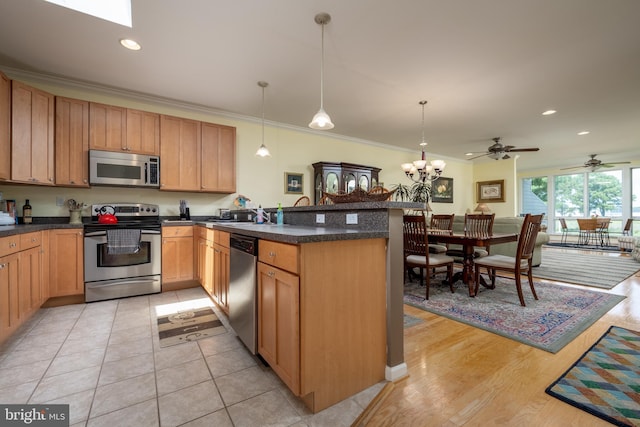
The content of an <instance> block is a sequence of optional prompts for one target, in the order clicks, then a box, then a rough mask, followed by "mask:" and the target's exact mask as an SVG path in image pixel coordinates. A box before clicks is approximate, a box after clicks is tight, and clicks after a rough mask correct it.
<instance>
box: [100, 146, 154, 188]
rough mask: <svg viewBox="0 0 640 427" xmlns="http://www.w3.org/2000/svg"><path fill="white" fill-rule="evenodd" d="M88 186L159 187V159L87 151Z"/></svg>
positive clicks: (110, 152) (140, 155) (141, 155)
mask: <svg viewBox="0 0 640 427" xmlns="http://www.w3.org/2000/svg"><path fill="white" fill-rule="evenodd" d="M89 184H91V185H120V186H126V187H155V188H158V187H160V158H159V157H158V156H148V155H144V154H132V153H117V152H113V151H100V150H89Z"/></svg>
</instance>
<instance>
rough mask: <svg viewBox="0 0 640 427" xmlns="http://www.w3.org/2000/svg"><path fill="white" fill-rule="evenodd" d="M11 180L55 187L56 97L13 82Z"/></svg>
mask: <svg viewBox="0 0 640 427" xmlns="http://www.w3.org/2000/svg"><path fill="white" fill-rule="evenodd" d="M11 88H12V91H11V113H12V115H11V180H12V181H16V182H24V183H29V184H39V185H53V184H54V173H55V172H54V148H53V145H54V135H53V129H54V97H53V95H52V94H50V93H47V92H44V91H42V90H39V89H36V88H33V87H31V86H28V85H25V84H24V83H21V82H17V81H15V80H13V81H12V82H11Z"/></svg>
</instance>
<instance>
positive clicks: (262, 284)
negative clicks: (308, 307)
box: [258, 262, 300, 396]
mask: <svg viewBox="0 0 640 427" xmlns="http://www.w3.org/2000/svg"><path fill="white" fill-rule="evenodd" d="M258 353H260V355H261V356H262V357H263V358H264V360H266V361H267V363H269V365H270V366H271V368H272V369H273V371H274V372H275V373H276V374H278V376H279V377H280V379H282V381H283V382H284V383H285V384H286V385H287V387H289V389H291V391H292V392H293V393H294V394H295V395H296V396H299V395H300V278H299V277H298V276H296V275H294V274H291V273H287V272H286V271H284V270H280V269H279V268H277V267H273V266H271V265H269V264H265V263H263V262H259V263H258Z"/></svg>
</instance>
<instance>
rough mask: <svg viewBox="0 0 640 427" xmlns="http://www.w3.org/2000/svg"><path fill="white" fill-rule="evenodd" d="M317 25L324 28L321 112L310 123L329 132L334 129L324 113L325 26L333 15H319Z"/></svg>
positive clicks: (312, 126) (310, 125) (321, 61)
mask: <svg viewBox="0 0 640 427" xmlns="http://www.w3.org/2000/svg"><path fill="white" fill-rule="evenodd" d="M314 20H315V21H316V24H318V25H320V26H321V27H322V50H321V51H322V56H321V57H320V110H318V112H317V113H316V115H315V116H313V120H311V123H309V127H310V128H311V129H318V130H328V129H333V123H331V117H329V115H328V114H327V112H326V111H324V26H325V25H326V24H328V23H329V22H331V15H329V14H328V13H319V14H317V15H316V17H315V18H314Z"/></svg>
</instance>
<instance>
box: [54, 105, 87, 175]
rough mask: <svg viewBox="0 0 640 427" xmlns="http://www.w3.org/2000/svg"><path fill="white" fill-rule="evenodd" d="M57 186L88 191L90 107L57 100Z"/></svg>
mask: <svg viewBox="0 0 640 427" xmlns="http://www.w3.org/2000/svg"><path fill="white" fill-rule="evenodd" d="M55 147H56V185H64V186H72V187H89V103H88V102H87V101H80V100H77V99H69V98H61V97H59V96H57V97H56V137H55Z"/></svg>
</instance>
